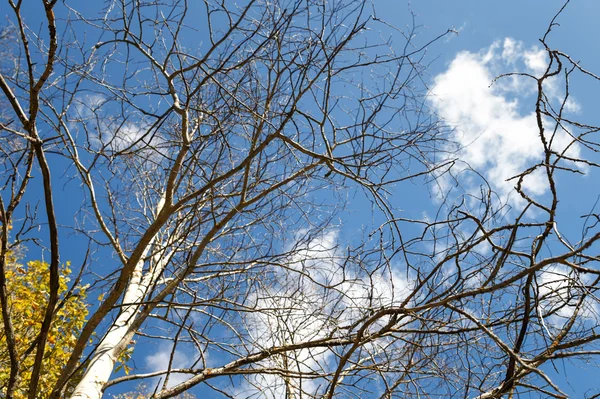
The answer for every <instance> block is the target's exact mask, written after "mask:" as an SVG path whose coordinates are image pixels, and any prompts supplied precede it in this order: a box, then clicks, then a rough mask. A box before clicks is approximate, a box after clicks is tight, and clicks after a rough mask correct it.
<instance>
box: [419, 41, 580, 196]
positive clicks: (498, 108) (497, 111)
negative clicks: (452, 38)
mask: <svg viewBox="0 0 600 399" xmlns="http://www.w3.org/2000/svg"><path fill="white" fill-rule="evenodd" d="M546 68H547V55H546V52H545V51H544V50H543V49H540V48H537V47H531V48H526V47H525V46H524V44H523V43H522V42H518V41H515V40H513V39H510V38H507V39H505V40H504V41H502V42H500V41H499V42H495V43H493V44H492V45H491V46H490V47H488V48H487V49H484V50H482V51H481V52H479V53H472V52H468V51H463V52H460V53H458V54H457V55H456V57H455V58H454V60H453V61H452V62H451V63H450V65H449V66H448V69H447V70H446V71H445V72H443V73H441V74H439V75H437V76H436V77H435V78H434V85H433V88H432V92H431V96H430V104H431V105H432V108H433V110H434V111H435V112H436V113H437V114H438V115H439V116H440V117H441V118H443V119H444V120H445V121H446V122H447V123H448V124H450V125H451V126H452V127H454V128H455V130H454V133H453V139H454V140H455V141H456V143H457V144H458V147H459V149H458V153H457V154H455V155H456V156H457V157H458V158H459V159H460V160H461V161H462V163H461V164H459V166H457V168H455V169H454V176H460V179H461V181H460V182H461V184H463V185H464V186H465V187H466V189H467V191H469V190H476V189H478V186H479V185H480V183H481V182H480V181H478V179H477V177H476V176H475V175H474V174H471V173H461V172H465V171H467V170H468V168H469V167H471V168H473V169H474V170H476V171H477V172H479V173H480V174H481V175H482V176H483V177H484V178H485V179H486V180H487V181H488V183H489V184H490V186H491V188H492V189H493V190H494V191H495V192H497V193H498V194H499V196H500V198H501V200H502V201H503V202H509V203H510V204H511V205H516V204H518V203H521V202H522V199H521V197H520V196H518V195H517V194H516V193H515V192H514V186H515V184H516V181H515V180H512V181H507V179H509V178H511V177H513V176H515V175H517V174H519V173H522V172H523V171H525V170H526V169H527V168H529V167H531V166H533V165H535V164H537V163H538V162H540V161H541V159H542V156H543V146H542V144H541V141H540V137H539V129H538V126H537V122H536V118H535V113H534V112H533V111H534V109H533V107H534V103H535V97H534V96H532V94H535V90H536V89H535V82H534V81H533V80H532V79H529V78H525V77H519V76H514V75H512V76H507V77H504V78H501V79H498V80H496V81H495V82H494V78H495V77H497V76H498V75H500V74H502V73H506V72H513V71H524V72H527V73H530V74H532V75H534V76H540V75H542V74H543V73H544V72H545V70H546ZM492 82H494V83H493V84H492ZM558 82H559V80H558V79H556V80H550V81H548V82H547V85H546V86H545V90H546V91H547V93H548V94H549V95H550V96H551V97H552V98H553V99H554V100H557V99H559V98H560V95H561V90H560V88H559V86H558ZM566 108H567V110H568V111H578V110H579V109H580V106H579V105H578V104H577V103H576V102H575V101H574V100H570V101H569V102H568V104H567V107H566ZM569 142H570V140H569V138H568V136H567V135H566V134H561V132H559V133H558V134H557V136H556V137H555V138H554V140H553V144H552V145H553V148H554V149H555V150H558V151H561V150H562V149H564V148H565V147H566V146H567V145H568V143H569ZM578 153H579V147H577V146H572V147H571V148H570V149H569V155H571V156H577V155H578ZM440 184H441V191H442V192H443V191H445V190H447V189H448V188H449V187H450V185H451V182H449V181H443V180H442V181H441V182H440ZM524 187H525V190H526V192H527V194H528V195H533V196H539V195H542V194H544V193H545V192H546V191H547V190H548V187H547V182H546V180H545V175H544V174H543V173H541V171H539V172H537V173H533V174H531V175H529V176H527V177H526V179H525V181H524Z"/></svg>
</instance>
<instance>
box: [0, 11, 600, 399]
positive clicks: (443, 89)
mask: <svg viewBox="0 0 600 399" xmlns="http://www.w3.org/2000/svg"><path fill="white" fill-rule="evenodd" d="M374 3H375V7H376V15H377V16H378V17H381V18H384V19H386V20H387V21H388V22H390V23H392V24H394V25H396V26H398V27H400V28H401V27H403V26H405V25H406V24H407V23H409V22H410V18H409V14H408V12H407V11H408V9H409V8H408V5H407V4H406V2H404V1H399V0H374ZM562 4H563V1H557V0H536V1H533V0H532V1H527V0H525V1H514V0H510V1H501V2H500V1H495V2H494V1H484V0H469V1H466V0H465V1H461V0H457V1H449V0H415V1H413V2H412V4H411V8H412V10H413V11H414V13H415V15H416V22H417V25H419V26H420V27H419V29H418V36H417V38H416V39H415V43H417V44H419V43H426V42H428V41H429V40H430V39H431V38H433V37H436V36H438V35H439V34H442V33H443V32H445V31H446V30H447V29H454V30H456V31H457V34H450V35H447V36H445V37H444V38H442V39H441V40H439V41H438V42H436V43H434V44H432V45H431V46H429V48H428V50H427V51H428V52H427V58H426V60H427V61H428V62H429V68H428V70H427V71H426V73H425V75H424V80H425V82H426V83H427V84H428V86H429V88H430V90H431V91H430V94H429V100H428V101H427V105H428V106H429V107H431V110H432V111H435V112H436V113H437V114H438V115H440V116H443V117H445V118H446V119H447V120H448V122H449V123H450V124H452V125H453V126H456V127H457V134H458V135H457V136H456V138H457V139H458V140H459V141H460V140H462V141H461V143H462V144H465V145H466V144H469V143H472V144H471V145H469V146H466V150H465V151H464V152H463V153H462V154H463V157H464V158H463V159H464V160H466V161H468V162H469V164H470V165H471V166H475V167H477V169H478V170H480V172H481V173H482V174H483V175H484V176H485V177H487V178H488V180H489V181H490V182H491V183H492V186H493V188H494V189H495V190H496V191H497V192H499V193H500V195H501V196H503V198H506V200H507V201H508V202H509V203H511V204H513V205H514V206H517V207H518V206H519V201H518V199H517V198H515V196H514V193H512V192H511V185H510V183H505V182H504V180H505V179H506V178H508V177H511V175H512V174H514V173H516V172H519V171H520V170H522V169H523V168H526V167H527V165H528V164H529V163H531V162H534V161H535V159H536V156H537V155H539V154H537V153H536V149H535V145H534V144H533V142H534V140H533V139H535V137H533V139H532V138H531V137H529V136H527V131H528V130H529V129H530V128H531V123H532V119H531V117H532V116H531V113H532V111H533V108H532V106H533V101H534V98H533V91H532V86H531V83H530V82H527V81H526V80H524V79H519V80H512V79H510V78H507V79H504V80H501V81H499V82H497V83H496V84H495V85H494V86H492V87H491V88H490V87H489V86H490V84H491V80H492V79H493V78H494V77H495V76H497V75H498V74H501V73H508V72H513V71H523V70H527V71H529V72H531V73H534V74H535V73H536V72H537V73H539V72H540V69H539V68H540V65H542V66H543V65H544V60H545V58H544V57H545V55H544V53H543V51H540V50H541V47H540V44H539V41H538V39H539V38H540V37H541V36H542V35H543V34H544V32H545V30H546V28H547V26H548V23H549V21H550V19H551V18H552V17H553V16H554V14H555V13H556V11H557V10H558V9H559V8H560V7H561V6H562ZM87 5H88V6H89V4H87ZM77 7H79V4H77ZM6 8H7V6H6V5H4V4H3V5H2V6H0V12H1V13H3V14H6V13H8V10H6ZM28 17H29V18H31V19H35V18H36V17H37V16H36V15H29V16H28ZM598 20H600V3H599V2H597V1H593V0H579V1H573V2H572V4H570V5H569V7H568V8H567V9H566V11H565V12H564V13H563V14H562V15H561V17H560V19H559V21H558V22H559V23H560V25H561V26H559V27H555V29H554V31H553V33H552V35H551V38H550V40H549V43H550V44H551V45H552V46H554V47H556V48H559V49H561V50H562V51H564V52H566V53H568V54H570V55H571V56H572V57H573V58H574V59H576V60H582V61H583V63H584V65H585V67H586V68H587V69H590V70H592V71H600V40H597V38H598V37H599V36H598V33H599V32H598V28H597V26H596V25H597V21H598ZM375 33H376V32H375ZM398 42H399V43H400V41H398ZM556 90H557V96H558V95H560V90H561V89H560V87H557V88H556ZM573 91H574V93H573V99H574V101H573V103H572V111H573V113H574V114H576V115H577V116H578V118H581V120H585V121H586V122H590V123H594V122H596V123H597V122H598V119H599V118H598V115H597V114H598V113H597V106H596V104H595V102H596V98H595V97H596V92H597V90H595V89H594V88H592V89H590V86H588V84H587V83H580V82H579V81H575V82H574V87H573ZM528 137H529V138H528ZM575 151H576V150H575ZM595 181H597V174H595V175H594V173H593V172H591V171H590V175H588V176H587V177H583V178H581V179H573V180H568V181H563V182H561V187H562V190H563V192H564V197H563V199H562V201H563V203H564V204H565V205H567V206H566V207H565V208H564V210H563V213H562V215H563V216H562V218H563V220H565V226H564V229H565V231H567V232H570V233H572V234H574V235H575V234H576V233H577V232H578V231H579V230H580V228H581V225H582V221H581V220H580V219H579V218H578V216H579V215H581V214H583V213H585V212H586V211H587V210H589V209H590V208H591V207H592V205H593V204H594V202H595V201H596V198H597V196H598V194H600V188H598V186H597V185H596V184H593V183H592V182H595ZM448 184H450V183H448ZM464 184H465V187H466V188H467V189H477V187H478V184H479V183H478V182H477V181H469V180H466V181H465V182H464ZM529 184H530V185H531V186H530V187H531V189H532V190H534V191H535V190H536V188H535V187H536V181H535V177H534V178H533V179H532V180H531V181H530V182H529ZM65 187H69V186H68V185H67V186H65ZM72 188H73V189H75V190H76V187H72ZM406 193H409V195H406ZM545 193H546V192H545V191H544V189H543V188H539V190H538V192H537V194H538V195H540V196H543V195H544V194H545ZM394 194H395V195H397V196H398V207H399V208H401V209H403V210H404V212H405V214H406V215H407V216H423V215H431V214H432V213H434V212H435V210H436V209H437V206H438V204H439V202H437V200H436V199H435V188H432V187H431V186H418V185H416V184H414V183H406V184H404V185H402V186H400V187H398V188H397V189H396V191H395V192H394ZM393 201H396V200H395V199H394V200H393ZM511 201H512V202H511ZM80 202H81V199H80V198H78V197H74V196H63V197H62V198H59V201H57V203H58V204H59V205H58V206H59V213H61V214H63V215H70V214H71V213H72V210H73V209H75V208H77V207H78V204H79V203H80ZM368 206H369V205H368V202H367V201H364V200H361V199H360V195H357V197H356V199H355V198H351V199H350V200H349V201H348V210H349V216H347V217H345V218H344V219H343V220H342V221H341V222H340V225H341V228H340V231H336V232H335V233H332V232H330V233H329V234H330V235H329V236H328V239H333V238H332V237H333V236H335V239H336V240H341V241H343V240H351V237H352V236H353V235H354V234H355V232H360V231H361V229H362V226H363V225H368V224H370V223H371V220H369V216H370V213H367V212H365V208H366V207H368ZM367 214H369V216H367V217H366V218H365V219H364V220H363V219H361V218H362V217H364V216H365V215H367ZM357 215H358V216H360V217H357ZM65 248H67V247H65ZM61 256H62V258H63V259H71V260H73V263H74V264H77V260H78V259H81V258H82V256H83V254H82V253H79V252H78V250H77V248H74V246H72V247H71V248H70V249H67V250H66V252H65V253H63V254H61ZM398 278H399V277H398ZM140 349H141V350H140V351H138V352H136V354H135V357H134V358H135V360H136V364H137V365H138V366H139V365H143V366H145V367H147V369H149V370H153V369H158V368H160V367H161V366H163V365H164V363H165V361H166V359H168V353H169V351H170V347H168V345H167V346H160V347H158V348H152V349H150V348H142V347H141V348H140ZM184 352H185V351H184V350H182V351H180V352H178V354H177V356H176V357H175V362H176V363H177V362H179V363H180V365H181V366H184V365H186V362H190V361H191V358H190V357H189V356H188V355H189V354H186V353H184ZM579 367H581V365H579V366H578V367H577V368H573V367H572V366H569V365H564V370H566V372H567V373H569V378H568V384H570V385H571V387H570V388H569V385H568V384H567V386H566V387H564V386H563V388H565V390H566V391H567V392H570V393H572V394H573V395H574V397H579V396H581V395H582V394H583V391H584V390H585V388H582V387H580V386H579V385H580V384H583V383H584V381H585V380H586V379H592V378H594V377H595V378H599V377H600V374H599V372H598V371H596V370H594V369H592V368H579ZM557 368H558V369H559V370H561V369H562V368H563V365H562V364H560V365H558V367H557ZM549 372H551V371H549ZM557 378H558V381H562V377H560V376H558V377H557ZM593 385H594V384H591V385H590V387H593Z"/></svg>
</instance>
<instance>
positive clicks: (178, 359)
mask: <svg viewBox="0 0 600 399" xmlns="http://www.w3.org/2000/svg"><path fill="white" fill-rule="evenodd" d="M172 351H173V344H172V343H171V344H163V345H160V346H159V348H158V351H156V352H155V353H153V354H151V355H148V356H146V358H145V361H146V367H147V368H148V369H149V370H150V372H158V371H166V370H167V369H168V366H169V361H170V359H171V353H172ZM192 363H193V359H192V357H190V356H188V354H187V353H186V351H185V350H183V349H179V348H176V350H175V353H174V355H173V363H172V365H171V369H180V368H186V367H190V366H191V365H192ZM189 377H190V375H188V374H182V373H172V374H170V375H169V382H168V386H169V387H173V386H175V385H177V384H180V383H182V382H184V381H187V380H188V378H189ZM164 378H165V376H164V375H163V376H161V377H160V379H161V383H162V381H164Z"/></svg>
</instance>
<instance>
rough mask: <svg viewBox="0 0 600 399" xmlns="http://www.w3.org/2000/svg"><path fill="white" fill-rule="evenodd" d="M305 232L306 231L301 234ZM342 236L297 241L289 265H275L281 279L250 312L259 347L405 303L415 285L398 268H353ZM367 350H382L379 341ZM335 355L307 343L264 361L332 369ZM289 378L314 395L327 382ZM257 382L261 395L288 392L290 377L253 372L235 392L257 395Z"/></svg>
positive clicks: (329, 330)
mask: <svg viewBox="0 0 600 399" xmlns="http://www.w3.org/2000/svg"><path fill="white" fill-rule="evenodd" d="M302 235H303V234H302V232H301V233H300V234H299V236H302ZM338 240H339V234H338V232H337V231H329V232H326V233H324V234H322V235H320V236H318V237H313V238H312V239H310V240H308V241H307V242H304V243H301V244H300V243H295V244H294V246H293V255H291V256H290V259H289V260H288V262H287V264H286V266H287V267H286V268H274V269H273V273H274V275H275V276H276V280H277V281H278V282H279V283H278V284H276V285H275V286H266V287H264V288H262V289H261V290H260V291H259V292H256V293H255V294H254V295H253V296H252V298H250V303H253V304H255V305H254V308H255V309H261V311H257V312H252V313H249V314H248V315H247V316H246V318H245V323H246V328H247V331H248V334H249V335H250V336H251V337H252V340H253V342H254V347H255V350H260V349H264V348H269V347H272V346H280V345H285V344H291V343H300V342H306V341H309V340H314V339H319V338H324V337H327V336H331V335H335V333H334V331H335V330H337V329H340V328H343V327H344V326H349V325H350V324H351V323H353V322H354V321H356V320H358V319H359V318H360V317H363V316H365V315H366V314H367V313H368V312H370V311H371V310H372V309H380V308H381V307H383V306H389V305H392V304H399V303H400V302H401V301H402V300H403V299H404V298H406V296H407V295H408V292H409V289H410V285H409V283H408V281H407V279H406V278H405V276H403V275H402V274H401V273H400V272H399V271H398V270H397V269H395V268H387V269H381V270H377V271H375V272H374V273H371V275H369V274H368V273H362V272H361V271H360V270H358V269H353V267H352V266H351V265H349V264H347V263H346V262H345V258H346V257H345V252H344V251H343V250H342V249H340V248H339V246H338ZM289 249H290V250H291V249H292V248H289ZM385 321H386V320H382V321H381V322H380V323H379V324H376V325H374V326H373V327H372V328H374V329H375V328H377V327H378V326H381V325H382V324H383V323H385ZM366 350H371V351H373V352H380V351H381V349H380V348H379V347H378V346H377V345H376V344H373V345H370V346H368V347H366ZM334 360H335V357H334V354H333V352H332V351H331V350H329V349H323V348H318V349H302V350H298V351H295V352H294V353H293V354H288V357H287V360H285V359H284V358H283V357H273V358H270V359H268V360H267V361H265V362H263V366H265V367H277V368H284V367H285V368H287V369H289V370H292V371H295V372H300V373H308V372H313V371H317V372H318V373H319V374H320V375H327V372H331V371H332V367H335V363H336V362H335V361H334ZM285 361H287V362H288V364H287V365H285V364H284V362H285ZM288 383H289V386H292V387H293V390H295V391H296V393H297V392H299V391H300V390H302V391H304V392H306V393H307V394H309V395H314V394H317V393H319V392H320V391H319V390H320V389H322V388H323V387H324V386H326V385H327V384H326V383H325V381H324V380H323V379H321V380H319V379H302V380H300V379H298V378H292V379H290V381H289V382H288ZM256 387H260V392H261V397H265V398H280V397H285V396H286V394H285V389H286V387H285V382H284V380H283V379H282V378H280V377H278V376H276V375H268V374H266V375H257V376H251V377H249V383H248V384H245V385H243V386H241V387H239V388H238V389H237V390H235V392H233V394H234V396H235V397H251V396H253V395H255V394H256V393H257V392H258V391H257V389H258V388H256Z"/></svg>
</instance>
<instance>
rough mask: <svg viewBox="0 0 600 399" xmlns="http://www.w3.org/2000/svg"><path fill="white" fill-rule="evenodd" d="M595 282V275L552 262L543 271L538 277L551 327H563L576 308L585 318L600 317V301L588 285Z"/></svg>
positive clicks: (543, 306) (541, 295) (539, 288)
mask: <svg viewBox="0 0 600 399" xmlns="http://www.w3.org/2000/svg"><path fill="white" fill-rule="evenodd" d="M592 282H593V278H592V277H589V276H586V275H581V274H579V273H577V272H575V271H574V270H573V269H571V268H568V267H566V266H562V265H552V266H550V267H547V268H545V269H543V270H542V271H541V273H540V274H539V276H538V277H537V287H538V297H539V298H540V306H541V311H542V314H543V315H544V316H545V317H546V319H547V320H548V322H549V324H550V326H552V327H554V328H561V327H562V326H563V325H564V324H565V323H566V322H567V321H568V319H569V318H571V317H572V316H573V315H574V314H575V311H576V310H577V311H578V314H579V315H580V316H581V317H582V318H583V319H584V320H597V319H598V311H599V310H600V308H599V307H598V303H597V301H596V299H595V297H594V296H593V295H588V292H587V289H586V288H585V287H586V285H588V284H592ZM584 295H586V297H585V298H584ZM582 298H583V301H582V302H581V303H580V301H581V299H582Z"/></svg>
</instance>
